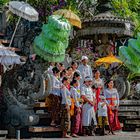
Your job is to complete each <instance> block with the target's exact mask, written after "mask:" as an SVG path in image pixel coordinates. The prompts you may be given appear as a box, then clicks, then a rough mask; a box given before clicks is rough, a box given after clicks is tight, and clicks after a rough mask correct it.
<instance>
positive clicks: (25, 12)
mask: <svg viewBox="0 0 140 140" xmlns="http://www.w3.org/2000/svg"><path fill="white" fill-rule="evenodd" d="M9 10H10V11H11V12H12V13H14V14H16V15H18V16H20V17H22V18H24V19H27V20H29V21H38V12H37V11H36V10H35V9H34V8H33V7H31V6H30V5H29V4H28V3H25V2H19V1H10V2H9Z"/></svg>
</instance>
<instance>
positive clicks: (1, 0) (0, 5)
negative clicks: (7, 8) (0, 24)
mask: <svg viewBox="0 0 140 140" xmlns="http://www.w3.org/2000/svg"><path fill="white" fill-rule="evenodd" d="M9 1H10V0H0V9H2V7H3V6H4V5H5V4H6V3H7V2H9Z"/></svg>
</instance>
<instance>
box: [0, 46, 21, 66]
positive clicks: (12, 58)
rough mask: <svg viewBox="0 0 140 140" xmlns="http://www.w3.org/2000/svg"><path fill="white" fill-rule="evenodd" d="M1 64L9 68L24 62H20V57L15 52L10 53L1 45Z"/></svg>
mask: <svg viewBox="0 0 140 140" xmlns="http://www.w3.org/2000/svg"><path fill="white" fill-rule="evenodd" d="M0 64H2V65H6V66H9V65H13V64H23V62H21V61H20V56H19V55H17V54H16V53H15V52H13V51H10V50H9V49H8V48H7V47H4V46H3V45H0Z"/></svg>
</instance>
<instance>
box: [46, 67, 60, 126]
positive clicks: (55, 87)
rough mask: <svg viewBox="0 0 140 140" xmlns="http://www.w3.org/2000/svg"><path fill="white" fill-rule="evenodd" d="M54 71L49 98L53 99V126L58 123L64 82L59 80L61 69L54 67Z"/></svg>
mask: <svg viewBox="0 0 140 140" xmlns="http://www.w3.org/2000/svg"><path fill="white" fill-rule="evenodd" d="M52 71H53V75H52V76H51V77H52V90H51V93H50V95H49V97H48V98H49V99H50V100H51V105H50V106H51V107H50V108H51V109H50V110H51V118H52V122H51V124H50V125H51V126H55V125H56V123H55V122H56V121H58V114H59V112H60V103H61V97H60V96H61V95H60V93H61V89H62V84H61V82H60V81H59V76H60V71H59V70H58V68H57V67H54V68H53V69H52Z"/></svg>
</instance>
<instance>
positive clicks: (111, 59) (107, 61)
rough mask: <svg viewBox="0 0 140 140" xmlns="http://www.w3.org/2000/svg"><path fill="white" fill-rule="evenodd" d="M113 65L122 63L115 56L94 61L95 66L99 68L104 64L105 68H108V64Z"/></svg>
mask: <svg viewBox="0 0 140 140" xmlns="http://www.w3.org/2000/svg"><path fill="white" fill-rule="evenodd" d="M113 63H119V64H122V63H123V62H122V61H121V60H119V59H118V58H117V57H116V56H114V55H113V54H111V55H109V56H107V57H103V58H99V59H98V60H96V61H95V65H96V66H100V65H102V64H104V65H105V66H109V65H110V64H113Z"/></svg>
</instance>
